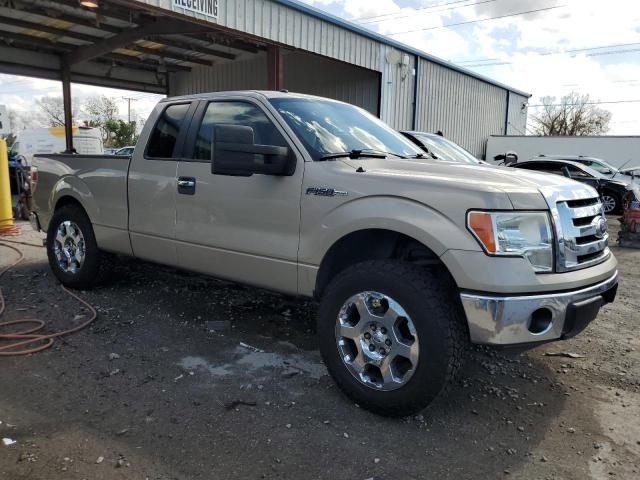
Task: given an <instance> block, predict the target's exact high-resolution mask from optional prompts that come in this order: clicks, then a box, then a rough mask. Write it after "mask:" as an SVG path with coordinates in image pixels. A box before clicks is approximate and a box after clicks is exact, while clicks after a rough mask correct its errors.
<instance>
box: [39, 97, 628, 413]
mask: <svg viewBox="0 0 640 480" xmlns="http://www.w3.org/2000/svg"><path fill="white" fill-rule="evenodd" d="M34 165H35V167H36V170H37V175H36V176H37V185H36V187H35V212H34V214H33V217H32V222H33V224H34V226H35V228H37V229H42V230H44V231H45V232H47V240H46V244H47V251H48V257H49V262H50V265H51V268H52V270H53V272H54V274H55V275H56V277H57V278H58V279H59V280H60V281H61V282H62V283H63V284H64V285H66V286H68V287H72V288H80V289H85V288H89V287H92V286H94V285H96V284H98V283H99V282H100V281H101V280H102V279H103V278H104V277H105V274H106V272H107V271H108V269H109V266H110V263H111V259H112V255H113V254H122V255H130V256H134V257H138V258H140V259H144V260H148V261H151V262H157V263H160V264H164V265H170V266H174V267H177V268H181V269H186V270H191V271H195V272H202V273H205V274H209V275H213V276H216V277H219V278H224V279H228V280H232V281H237V282H242V283H245V284H251V285H255V286H258V287H263V288H266V289H270V290H273V291H277V292H281V293H284V294H290V295H297V296H301V297H313V298H315V299H317V300H318V301H319V302H320V308H319V314H318V327H317V330H318V336H319V345H320V350H321V353H322V356H323V359H324V362H325V364H326V366H327V369H328V370H329V372H330V374H331V375H332V376H333V378H334V379H335V380H336V382H337V384H338V385H339V386H340V387H341V388H342V390H343V391H344V392H345V393H346V394H348V395H349V396H350V397H351V398H352V399H353V400H355V401H356V402H357V403H358V404H360V405H362V406H363V407H366V408H368V409H370V410H372V411H375V412H378V413H380V414H383V415H389V416H402V415H407V414H411V413H414V412H416V411H418V410H420V409H422V408H423V407H425V406H426V405H427V404H428V403H429V402H431V401H432V400H433V399H434V398H435V397H436V396H437V395H439V394H440V393H441V392H443V391H444V390H445V387H446V386H447V385H448V384H450V383H451V379H452V377H453V376H454V375H455V374H456V372H457V371H458V370H459V368H460V365H461V361H462V358H463V355H464V352H465V347H466V346H467V345H468V344H469V343H474V344H484V345H500V346H506V345H510V346H511V345H522V346H529V345H532V344H539V343H543V342H549V341H552V340H560V339H565V338H568V337H571V336H572V335H575V334H576V333H578V332H580V331H581V330H582V329H584V328H585V327H586V325H587V324H588V323H589V322H590V321H592V320H593V319H594V318H595V317H596V315H597V314H598V311H599V309H600V308H601V307H602V306H603V305H604V304H606V303H608V302H612V301H613V300H614V297H615V294H616V289H617V283H618V273H617V263H616V260H615V258H614V257H613V255H612V254H611V252H610V250H609V248H608V246H607V245H608V243H607V241H608V234H607V223H606V218H605V216H604V213H603V209H602V204H601V202H600V200H599V198H598V194H597V192H596V191H595V190H594V189H592V188H591V187H589V186H587V185H582V184H579V183H576V182H574V181H571V180H569V179H566V178H562V177H559V176H553V175H545V174H538V173H534V172H524V171H518V170H515V169H504V168H501V167H495V166H487V165H483V166H475V165H469V164H461V163H452V162H446V161H442V160H438V159H433V158H431V157H428V156H427V155H426V154H424V153H423V152H422V151H421V150H419V149H418V147H417V146H414V145H413V144H412V143H411V142H410V141H409V140H407V139H405V138H404V137H403V136H402V135H401V134H400V133H398V132H396V131H394V130H393V129H391V128H390V127H388V126H387V125H386V124H384V123H383V122H382V121H380V120H378V119H377V118H375V117H374V116H372V115H370V114H368V113H367V112H365V111H363V110H361V109H359V108H357V107H354V106H351V105H347V104H345V103H341V102H337V101H333V100H328V99H323V98H318V97H311V96H305V95H297V94H292V93H288V92H253V91H252V92H225V93H211V94H201V95H193V96H185V97H179V98H169V99H165V100H163V101H161V102H160V103H159V104H158V105H157V107H156V108H155V110H154V111H153V114H152V115H151V116H150V118H149V120H148V122H147V124H146V125H145V127H144V130H143V132H142V134H141V136H140V139H139V141H138V144H137V146H136V148H135V151H134V153H133V155H132V156H131V157H130V158H129V157H113V156H84V155H49V156H41V157H37V158H36V159H35V161H34Z"/></svg>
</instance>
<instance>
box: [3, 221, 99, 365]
mask: <svg viewBox="0 0 640 480" xmlns="http://www.w3.org/2000/svg"><path fill="white" fill-rule="evenodd" d="M19 233H20V230H19V228H18V227H13V226H12V227H11V228H10V229H9V228H5V229H3V230H2V231H0V235H5V236H17V235H19ZM7 243H12V244H18V245H28V246H30V247H41V245H34V244H31V243H26V242H20V241H17V240H8V239H5V238H0V247H4V248H7V249H10V250H13V251H14V252H15V253H16V254H17V259H16V260H14V261H13V263H10V264H9V265H8V266H6V267H0V279H2V276H3V275H4V274H5V273H7V271H9V270H10V269H12V268H13V267H15V266H16V265H18V264H19V263H20V262H22V261H23V260H24V253H22V251H21V250H20V249H19V248H17V247H14V246H13V245H7ZM61 288H62V290H64V291H65V292H66V293H67V294H68V295H70V296H71V297H73V298H74V299H76V300H77V301H78V302H80V303H81V304H82V305H84V306H85V307H86V308H87V310H89V312H90V314H91V315H90V317H89V319H88V320H87V321H86V322H83V323H82V324H80V325H78V326H76V327H74V328H71V329H69V330H64V331H62V332H57V333H43V332H42V330H43V329H44V327H45V325H46V324H45V322H44V321H43V320H40V319H39V318H24V319H21V320H13V321H11V322H0V331H4V330H5V329H7V328H8V327H12V329H17V331H14V332H11V333H0V356H4V357H9V356H16V355H29V354H31V353H36V352H41V351H42V350H46V349H47V348H49V347H51V346H52V345H53V342H54V339H56V338H58V337H62V336H65V335H70V334H72V333H75V332H77V331H79V330H82V329H83V328H86V327H88V326H89V325H90V324H91V323H92V322H93V321H94V320H95V319H96V318H97V316H98V313H97V312H96V310H95V309H94V308H93V307H92V306H91V305H89V303H87V302H86V301H84V300H83V299H81V298H80V297H79V296H77V295H76V294H75V293H73V292H70V291H69V290H67V289H66V288H65V287H64V286H62V287H61ZM5 308H6V303H5V299H4V295H3V294H2V288H0V318H1V317H2V314H3V313H4V310H5ZM38 332H40V333H38ZM34 345H35V346H34Z"/></svg>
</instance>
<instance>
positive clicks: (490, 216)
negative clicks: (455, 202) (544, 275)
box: [467, 212, 553, 272]
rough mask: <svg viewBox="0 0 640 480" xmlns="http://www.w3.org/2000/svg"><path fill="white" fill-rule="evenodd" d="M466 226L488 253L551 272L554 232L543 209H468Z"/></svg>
mask: <svg viewBox="0 0 640 480" xmlns="http://www.w3.org/2000/svg"><path fill="white" fill-rule="evenodd" d="M467 227H468V228H469V230H471V232H472V233H473V234H474V235H475V237H476V238H477V239H478V241H479V242H480V244H481V245H482V247H483V248H484V250H485V252H487V253H488V254H489V255H500V256H511V257H513V256H517V257H524V258H526V259H527V260H529V263H531V266H532V267H533V269H534V270H535V271H536V272H551V271H553V234H552V233H551V223H550V221H549V215H548V214H547V213H545V212H469V214H468V216H467Z"/></svg>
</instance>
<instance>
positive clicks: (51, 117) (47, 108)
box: [36, 97, 64, 127]
mask: <svg viewBox="0 0 640 480" xmlns="http://www.w3.org/2000/svg"><path fill="white" fill-rule="evenodd" d="M36 105H37V106H38V108H40V112H41V115H42V116H43V117H44V118H43V121H44V123H46V124H47V125H49V126H50V127H64V106H63V103H62V97H42V98H38V99H37V100H36Z"/></svg>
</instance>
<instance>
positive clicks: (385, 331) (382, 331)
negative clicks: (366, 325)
mask: <svg viewBox="0 0 640 480" xmlns="http://www.w3.org/2000/svg"><path fill="white" fill-rule="evenodd" d="M380 332H381V333H382V334H383V335H386V333H387V329H386V328H384V327H382V328H381V329H380Z"/></svg>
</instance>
